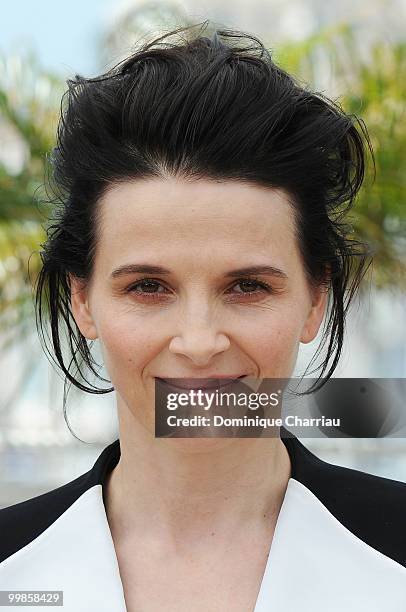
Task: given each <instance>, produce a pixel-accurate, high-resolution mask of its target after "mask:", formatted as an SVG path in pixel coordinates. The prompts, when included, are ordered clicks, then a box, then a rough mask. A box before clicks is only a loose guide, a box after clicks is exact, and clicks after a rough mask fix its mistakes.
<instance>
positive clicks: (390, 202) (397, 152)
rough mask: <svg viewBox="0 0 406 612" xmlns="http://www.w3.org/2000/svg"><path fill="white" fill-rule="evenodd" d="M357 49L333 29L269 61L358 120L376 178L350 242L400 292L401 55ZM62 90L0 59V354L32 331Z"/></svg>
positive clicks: (60, 83) (41, 74) (19, 62)
mask: <svg viewBox="0 0 406 612" xmlns="http://www.w3.org/2000/svg"><path fill="white" fill-rule="evenodd" d="M161 17H162V16H161ZM176 18H177V22H178V23H179V16H178V15H177V16H176ZM143 19H144V21H143ZM145 22H147V25H148V27H149V29H150V26H151V15H148V19H147V20H146V21H145V15H143V14H142V12H141V13H140V12H138V13H136V14H133V18H132V19H128V18H126V19H124V20H123V24H124V23H125V28H126V31H125V34H126V39H125V40H126V43H128V42H129V38H131V33H133V42H134V40H138V39H139V38H140V34H142V31H143V28H144V26H145ZM157 23H160V22H159V21H157ZM166 23H168V20H166ZM129 24H130V25H131V27H129ZM122 27H123V28H124V25H123V26H122ZM144 29H145V28H144ZM119 32H120V27H119V26H118V27H116V29H115V32H114V33H108V34H106V36H105V39H104V40H105V41H106V43H107V44H106V46H107V47H108V48H109V49H115V50H116V51H117V49H116V48H115V45H116V43H117V40H119V39H120V37H119V36H118V33H119ZM144 33H145V32H144ZM265 42H266V41H265ZM105 48H106V47H105ZM127 48H128V45H127ZM362 48H363V43H362V41H360V40H357V35H356V32H355V31H354V28H353V27H352V26H351V25H340V26H338V27H335V28H332V29H326V30H323V31H321V32H318V33H317V34H316V35H314V36H312V37H310V38H308V39H307V40H305V41H303V42H298V43H296V42H295V43H289V44H288V43H284V44H283V45H279V46H278V49H277V50H276V51H275V53H274V59H275V60H276V61H277V62H278V63H280V64H281V65H282V67H284V68H285V69H287V70H288V71H289V72H291V73H292V74H294V75H295V77H296V78H297V79H298V80H300V81H303V82H304V83H307V84H308V85H309V86H310V87H312V88H315V89H316V91H317V88H318V87H320V84H322V85H324V87H326V88H327V90H325V91H324V93H325V94H326V95H329V96H330V97H333V96H332V94H331V90H333V89H334V90H335V91H336V92H339V100H337V101H338V102H339V103H340V104H341V105H342V107H343V108H344V110H346V111H347V112H349V113H353V114H356V115H357V116H360V117H361V118H362V119H363V120H364V122H365V124H366V126H367V128H368V131H369V134H370V137H371V141H372V144H373V147H374V151H375V159H376V169H377V175H376V180H375V181H374V182H373V181H372V173H369V176H367V178H366V181H365V184H364V187H363V188H362V190H361V192H360V194H359V196H358V202H357V206H356V209H355V213H354V216H353V220H354V223H353V225H354V229H355V234H356V235H358V236H360V237H361V238H363V239H366V240H368V241H369V242H371V243H372V244H373V246H374V247H375V249H376V256H375V263H374V268H373V269H374V274H373V279H372V280H373V282H374V283H375V285H376V286H377V287H379V288H392V287H397V288H399V287H400V288H402V289H404V288H405V287H406V274H405V272H406V264H405V261H404V257H405V250H406V249H405V241H406V238H405V235H406V231H405V229H406V228H405V222H406V220H405V217H406V214H405V210H406V191H405V180H406V179H405V172H404V170H405V166H406V121H405V100H406V45H405V43H404V42H400V43H393V44H388V43H385V42H376V43H374V45H373V46H372V47H370V48H369V50H368V53H367V56H366V57H365V54H364V56H363V53H362ZM112 56H113V54H112ZM328 79H330V80H329V81H328ZM326 84H327V85H326ZM64 90H65V83H64V80H63V79H62V77H60V76H58V75H53V74H50V73H47V72H45V71H43V70H42V69H41V67H40V66H39V65H38V63H37V61H36V59H35V56H34V55H33V54H28V55H26V56H21V57H16V56H12V57H2V58H0V137H1V141H2V142H1V147H0V331H1V332H3V333H2V335H1V337H2V338H3V344H2V346H1V347H0V349H5V348H6V346H8V345H10V344H12V343H13V342H15V341H16V340H17V339H18V337H21V336H23V335H24V334H25V333H27V331H28V330H31V331H32V326H33V321H32V312H33V310H32V285H31V281H32V280H33V279H35V277H36V274H37V272H38V270H39V265H40V260H39V256H38V254H37V252H36V251H37V250H38V249H39V244H40V242H42V240H43V239H44V232H43V228H42V225H43V223H44V222H45V221H46V212H47V209H46V205H44V204H43V202H44V200H46V197H45V195H46V194H45V188H44V185H45V184H46V182H45V176H46V168H47V166H46V160H47V155H48V153H49V152H50V150H51V149H52V146H53V144H54V139H55V135H56V126H57V120H58V115H59V110H60V99H61V96H62V93H63V91H64ZM14 148H16V149H17V150H18V151H19V158H20V163H19V166H18V164H17V165H16V164H14V167H12V166H11V165H10V163H9V162H8V161H7V156H8V154H9V153H10V151H11V150H12V149H14ZM370 169H371V168H370ZM28 263H29V270H30V277H31V281H30V278H29V276H28Z"/></svg>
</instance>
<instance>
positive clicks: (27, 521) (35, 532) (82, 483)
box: [0, 440, 120, 563]
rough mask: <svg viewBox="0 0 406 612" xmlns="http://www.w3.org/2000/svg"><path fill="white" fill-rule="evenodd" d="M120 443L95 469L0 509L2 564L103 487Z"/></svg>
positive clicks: (111, 447) (106, 450) (102, 456)
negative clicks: (88, 492) (82, 499)
mask: <svg viewBox="0 0 406 612" xmlns="http://www.w3.org/2000/svg"><path fill="white" fill-rule="evenodd" d="M119 453H120V446H119V441H118V440H116V441H115V442H113V443H112V444H110V445H109V446H107V447H106V448H104V450H103V451H102V453H101V454H100V455H99V457H98V459H97V461H96V462H95V464H94V465H93V467H92V468H91V469H90V470H89V471H87V472H85V473H84V474H82V475H80V476H79V477H77V478H75V479H74V480H71V481H70V482H68V483H66V484H64V485H62V486H60V487H57V488H55V489H52V490H51V491H48V492H46V493H43V494H42V495H38V496H36V497H32V498H31V499H27V500H26V501H23V502H19V503H17V504H13V505H12V506H8V507H6V508H2V509H0V533H1V534H2V537H1V539H0V563H1V562H2V561H4V560H5V559H7V558H8V557H10V556H11V555H13V554H14V553H16V552H17V551H18V550H20V549H21V548H23V547H24V546H26V545H27V544H29V543H30V542H32V541H33V540H35V539H36V538H37V537H38V536H40V535H41V534H42V533H43V532H45V531H46V530H47V529H48V528H49V527H50V526H51V525H52V524H53V523H55V521H56V520H57V519H58V518H59V517H61V516H62V515H63V514H64V513H66V511H67V510H68V509H69V508H71V507H72V506H73V505H74V504H75V502H77V501H78V500H79V499H80V498H81V497H82V496H83V494H84V493H86V491H88V490H89V489H91V488H92V487H94V486H95V485H102V483H103V481H104V479H105V476H106V474H107V472H108V471H109V470H110V469H112V468H113V466H114V465H115V464H116V463H117V461H118V459H119Z"/></svg>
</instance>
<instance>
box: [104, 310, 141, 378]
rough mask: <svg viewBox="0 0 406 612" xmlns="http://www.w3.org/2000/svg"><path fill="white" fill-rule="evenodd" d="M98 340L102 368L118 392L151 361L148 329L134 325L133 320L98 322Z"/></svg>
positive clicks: (127, 318)
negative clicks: (103, 366) (102, 362)
mask: <svg viewBox="0 0 406 612" xmlns="http://www.w3.org/2000/svg"><path fill="white" fill-rule="evenodd" d="M98 329H99V338H100V345H101V349H102V354H103V360H104V364H105V367H106V369H107V371H108V373H109V376H110V380H111V382H112V384H113V385H114V387H115V388H116V389H117V390H121V389H124V388H125V387H128V386H129V385H130V386H131V383H134V382H135V381H138V380H139V378H140V377H141V375H142V370H143V368H144V366H145V365H146V364H147V363H148V361H149V360H150V359H152V358H153V347H152V345H151V335H150V333H149V332H148V326H146V325H145V322H144V324H143V323H142V322H138V323H137V324H135V322H134V317H116V318H115V319H107V318H106V319H104V320H102V321H99V326H98Z"/></svg>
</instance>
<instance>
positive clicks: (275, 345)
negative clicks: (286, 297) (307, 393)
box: [244, 309, 301, 378]
mask: <svg viewBox="0 0 406 612" xmlns="http://www.w3.org/2000/svg"><path fill="white" fill-rule="evenodd" d="M299 323H300V319H299V317H298V313H297V312H296V313H293V312H291V311H290V310H289V309H287V310H285V311H284V312H274V313H273V316H272V317H269V318H268V319H267V320H265V321H264V322H263V323H262V324H261V327H260V328H258V326H256V327H255V329H251V330H249V329H247V328H246V330H245V332H246V333H245V338H246V340H245V342H244V347H245V351H246V352H247V354H249V355H251V356H252V357H253V358H254V359H255V361H256V364H257V366H258V369H259V372H260V376H261V377H264V378H266V377H268V378H272V377H274V378H289V377H290V376H291V374H292V371H293V369H294V366H295V363H296V359H297V354H298V350H299V338H300V334H301V326H300V325H299Z"/></svg>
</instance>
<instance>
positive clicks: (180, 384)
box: [156, 374, 245, 391]
mask: <svg viewBox="0 0 406 612" xmlns="http://www.w3.org/2000/svg"><path fill="white" fill-rule="evenodd" d="M244 377H245V374H242V375H241V376H232V375H230V376H215V377H207V378H158V377H157V378H156V380H158V381H159V382H160V383H163V384H165V385H168V386H170V387H175V388H177V389H184V390H186V391H191V390H192V389H193V390H198V389H219V388H222V387H227V386H229V385H231V384H233V383H235V382H236V381H237V380H239V379H241V378H244Z"/></svg>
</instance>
